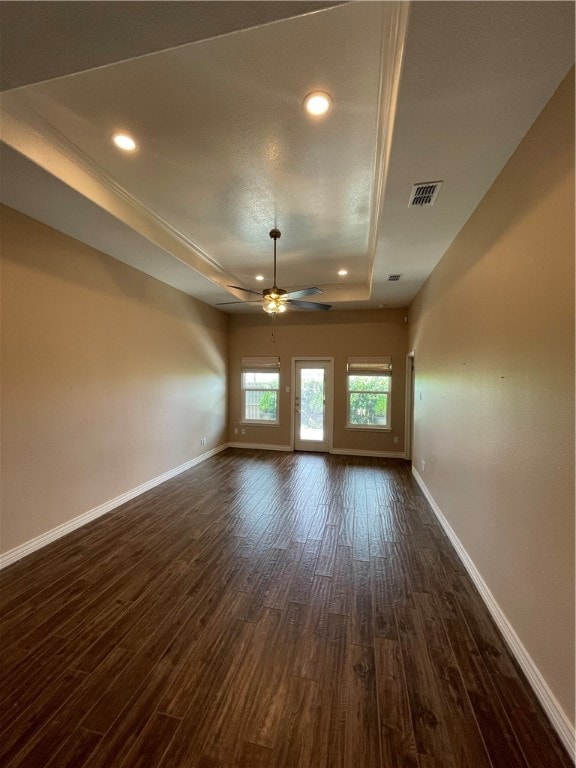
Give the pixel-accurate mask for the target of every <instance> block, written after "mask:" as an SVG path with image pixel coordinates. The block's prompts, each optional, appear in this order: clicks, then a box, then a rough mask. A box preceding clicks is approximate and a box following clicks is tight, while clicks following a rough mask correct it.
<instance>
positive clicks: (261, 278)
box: [256, 275, 264, 280]
mask: <svg viewBox="0 0 576 768" xmlns="http://www.w3.org/2000/svg"><path fill="white" fill-rule="evenodd" d="M256 280H264V275H256Z"/></svg>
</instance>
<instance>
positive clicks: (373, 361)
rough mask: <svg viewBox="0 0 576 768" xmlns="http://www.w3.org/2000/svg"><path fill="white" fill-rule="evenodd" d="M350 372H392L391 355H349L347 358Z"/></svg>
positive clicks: (360, 373)
mask: <svg viewBox="0 0 576 768" xmlns="http://www.w3.org/2000/svg"><path fill="white" fill-rule="evenodd" d="M347 370H348V373H356V374H359V375H362V374H363V373H379V374H386V373H391V372H392V358H391V357H349V358H347Z"/></svg>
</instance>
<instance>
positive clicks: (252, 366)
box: [242, 357, 280, 371]
mask: <svg viewBox="0 0 576 768" xmlns="http://www.w3.org/2000/svg"><path fill="white" fill-rule="evenodd" d="M242 370H243V371H278V370H280V358H279V357H243V358H242Z"/></svg>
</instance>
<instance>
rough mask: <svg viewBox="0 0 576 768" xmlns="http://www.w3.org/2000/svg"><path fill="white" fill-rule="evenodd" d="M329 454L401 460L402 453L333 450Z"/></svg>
mask: <svg viewBox="0 0 576 768" xmlns="http://www.w3.org/2000/svg"><path fill="white" fill-rule="evenodd" d="M330 453H335V454H337V455H339V456H373V457H374V458H376V459H403V458H404V452H403V451H362V450H360V449H359V448H333V449H332V450H331V451H330Z"/></svg>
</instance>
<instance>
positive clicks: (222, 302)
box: [214, 301, 261, 307]
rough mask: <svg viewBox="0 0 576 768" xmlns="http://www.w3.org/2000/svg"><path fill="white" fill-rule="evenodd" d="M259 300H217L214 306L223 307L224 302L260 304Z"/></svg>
mask: <svg viewBox="0 0 576 768" xmlns="http://www.w3.org/2000/svg"><path fill="white" fill-rule="evenodd" d="M260 303H261V302H260V301H219V302H218V304H215V305H214V306H215V307H225V306H226V304H260Z"/></svg>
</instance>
